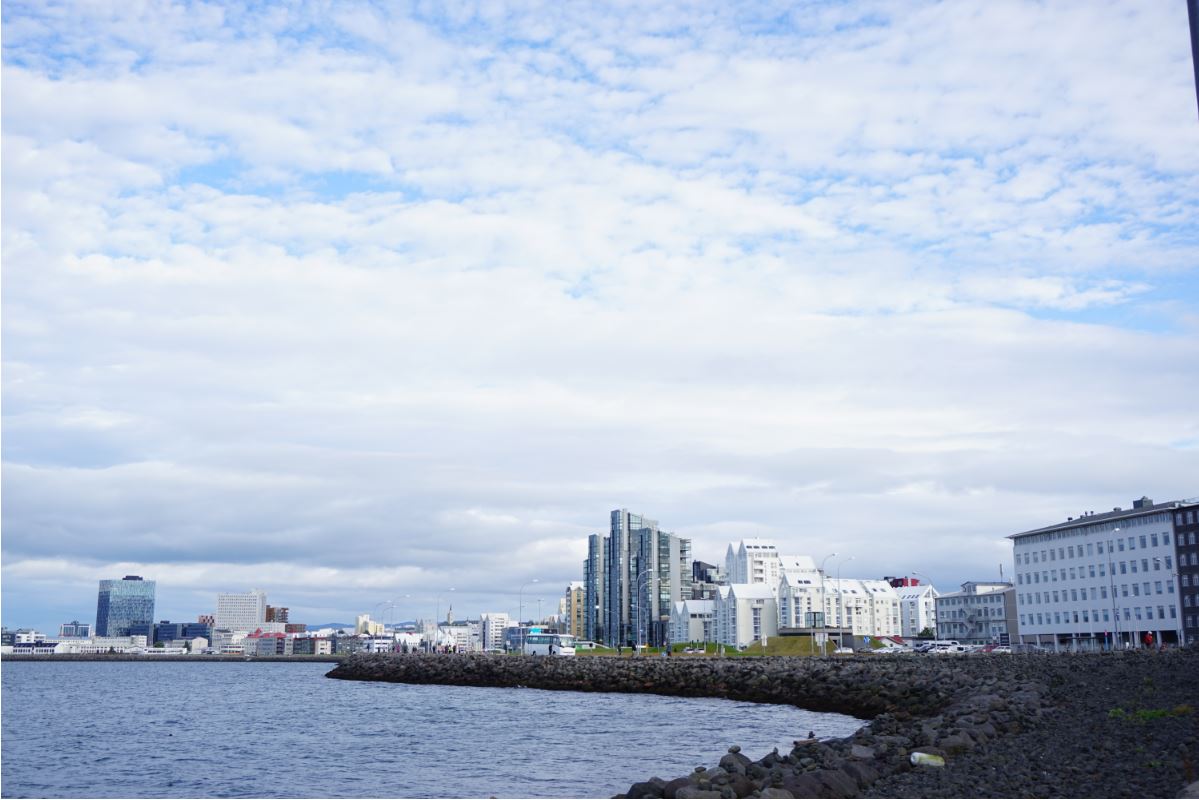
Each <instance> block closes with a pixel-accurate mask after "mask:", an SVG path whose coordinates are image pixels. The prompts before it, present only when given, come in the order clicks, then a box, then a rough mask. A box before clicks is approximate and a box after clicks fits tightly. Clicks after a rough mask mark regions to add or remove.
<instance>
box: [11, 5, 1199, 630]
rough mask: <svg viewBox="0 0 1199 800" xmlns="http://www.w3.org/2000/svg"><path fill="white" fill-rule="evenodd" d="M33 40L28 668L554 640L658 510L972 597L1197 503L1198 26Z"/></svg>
mask: <svg viewBox="0 0 1199 800" xmlns="http://www.w3.org/2000/svg"><path fill="white" fill-rule="evenodd" d="M0 13H2V14H3V24H4V51H3V52H4V55H3V58H4V73H3V82H4V86H3V90H4V100H5V103H4V109H3V161H4V163H3V166H4V169H3V176H2V181H3V184H2V190H3V196H4V214H3V218H2V221H0V224H2V231H0V233H2V247H3V250H2V256H3V263H4V269H3V281H4V286H3V289H4V291H3V294H2V300H0V302H2V303H3V309H2V310H3V314H2V315H0V316H2V324H3V365H2V367H3V369H2V374H3V437H2V444H3V473H2V475H3V478H2V481H3V505H2V512H3V518H2V520H0V522H2V528H3V532H2V538H0V547H2V559H0V560H2V588H3V598H2V599H3V613H4V617H5V619H4V624H6V625H9V626H10V627H15V626H33V627H37V626H46V627H47V628H49V629H50V630H55V629H57V626H58V625H59V624H60V623H62V622H65V621H68V620H72V619H80V620H84V619H87V616H86V615H89V614H90V613H91V609H94V608H95V602H96V598H95V591H96V582H97V581H98V580H100V579H117V578H120V577H121V576H122V575H141V576H144V577H145V578H146V579H147V580H154V581H156V582H157V586H158V595H157V605H156V611H155V615H156V616H157V617H159V618H161V619H172V620H174V619H176V618H177V617H178V618H185V616H189V615H190V616H194V614H196V613H201V612H211V611H213V610H214V602H215V600H214V598H215V596H216V594H217V593H218V592H245V591H247V590H248V589H250V588H251V587H256V588H260V589H262V590H264V591H266V592H267V593H268V596H270V597H271V598H273V599H274V600H276V601H277V602H280V603H283V604H285V605H287V606H289V607H290V608H291V609H292V614H293V617H294V618H297V619H302V620H304V621H311V622H313V623H320V622H328V621H350V620H352V619H353V615H354V614H355V613H361V612H363V611H370V610H371V609H372V608H373V607H375V606H376V604H379V603H381V602H384V601H389V600H392V599H393V598H396V597H403V595H405V594H408V595H411V596H412V598H411V599H412V608H411V609H410V610H406V609H404V608H403V606H401V607H400V608H397V609H396V613H397V615H399V616H403V617H405V618H411V617H414V616H422V617H429V616H432V615H433V614H434V613H435V610H436V609H437V608H438V606H439V605H440V608H441V609H442V611H443V612H444V609H445V605H444V603H445V601H446V598H447V597H449V596H450V595H451V592H450V589H451V587H452V588H453V589H454V592H452V596H453V600H452V602H453V603H454V605H455V607H456V608H458V607H459V606H460V607H461V608H462V610H463V612H469V613H482V612H487V611H504V612H509V613H514V612H516V610H517V606H518V604H519V602H520V599H522V598H523V600H524V602H525V603H526V605H527V604H528V602H529V598H530V596H532V597H534V599H536V598H537V597H540V598H541V599H542V600H543V602H545V601H547V600H550V599H551V598H552V599H554V600H556V598H557V597H558V595H559V594H560V593H561V591H562V590H563V589H564V588H565V586H566V585H567V584H568V582H570V581H576V580H579V579H580V578H581V577H582V563H583V561H584V559H585V558H586V557H587V537H588V536H589V535H592V534H604V533H605V532H606V531H607V528H608V526H607V521H606V515H607V513H608V512H609V511H610V510H611V509H614V508H627V509H630V510H635V511H636V512H637V513H644V514H646V515H649V516H651V517H652V518H653V519H656V520H659V521H660V522H661V525H662V526H663V529H664V530H668V531H671V532H673V533H676V534H677V535H678V536H681V537H685V538H686V539H688V540H690V542H691V547H692V555H693V557H694V558H696V559H700V560H704V561H709V562H712V563H720V559H721V554H722V553H723V551H724V548H725V547H726V546H727V544H728V542H730V541H737V540H739V539H741V538H744V537H764V538H769V539H773V540H774V541H775V542H777V543H778V546H779V548H780V551H781V552H785V553H794V554H810V555H811V556H812V557H814V558H816V559H820V558H822V557H824V556H825V555H826V554H827V553H830V552H833V551H837V552H840V553H844V554H853V555H855V557H856V560H855V562H854V571H855V573H856V575H858V576H862V577H871V578H881V577H882V576H885V575H903V574H910V573H912V572H919V573H921V574H924V575H926V576H928V577H929V579H930V580H931V581H932V582H933V583H934V584H936V585H937V586H938V587H942V586H944V587H953V586H957V585H959V584H960V583H961V582H962V581H966V580H989V579H995V578H998V577H999V576H998V571H999V565H1000V564H1003V565H1004V570H1005V575H1006V574H1008V573H1007V570H1008V569H1009V567H1010V565H1011V556H1012V553H1011V544H1010V542H1009V541H1008V540H1007V539H1006V538H1005V537H1007V536H1009V535H1010V534H1012V533H1015V532H1019V531H1024V530H1029V529H1031V528H1034V527H1037V526H1040V525H1045V524H1047V523H1049V522H1052V521H1055V520H1056V521H1064V520H1065V519H1066V518H1067V517H1069V516H1078V515H1079V514H1081V513H1083V512H1086V511H1096V512H1103V511H1104V510H1106V509H1110V508H1112V507H1114V506H1126V505H1127V504H1128V503H1129V502H1130V501H1131V500H1132V499H1134V498H1136V497H1139V496H1141V495H1142V494H1146V495H1149V496H1151V497H1153V498H1156V499H1158V500H1166V499H1179V498H1187V497H1191V496H1193V495H1194V493H1195V491H1196V489H1195V486H1194V476H1195V475H1197V474H1199V419H1197V415H1196V412H1195V398H1196V397H1199V374H1197V371H1196V370H1195V366H1194V365H1195V364H1197V363H1199V315H1197V313H1196V310H1195V309H1196V307H1197V301H1199V277H1197V274H1199V273H1197V271H1196V265H1199V185H1197V184H1196V182H1195V180H1194V175H1196V174H1199V146H1197V144H1196V137H1197V135H1199V124H1197V120H1196V114H1195V86H1194V72H1193V65H1192V63H1191V60H1190V58H1191V57H1190V51H1189V42H1188V40H1187V36H1186V31H1187V21H1186V8H1185V6H1184V5H1183V4H1150V5H1143V4H1134V3H1128V4H1115V5H1105V6H1103V7H1090V6H1084V7H1080V6H1079V5H1078V4H1070V3H1053V2H1050V3H1034V2H1013V3H1004V4H1001V5H1000V4H992V3H984V2H962V3H953V4H944V3H931V2H915V3H912V2H866V3H860V4H858V3H855V4H838V3H822V2H816V3H806V4H800V5H796V4H780V5H774V4H771V3H761V4H754V5H753V6H752V7H750V8H728V7H725V5H724V4H718V3H693V4H687V5H684V6H669V7H660V8H653V9H645V8H642V7H635V6H628V7H622V6H612V7H606V8H605V10H604V13H603V14H600V13H599V12H598V11H597V10H596V9H594V8H592V7H588V6H556V5H544V6H538V5H533V4H530V5H527V6H520V7H515V8H504V7H501V6H495V7H492V6H478V7H475V6H473V5H470V4H461V5H459V4H441V5H438V6H437V10H432V11H431V10H428V9H424V8H423V7H418V8H415V9H398V8H388V7H385V6H382V5H376V4H369V3H367V4H357V3H355V4H346V5H338V6H335V7H327V6H322V5H315V4H312V5H310V4H305V3H299V4H296V5H294V6H288V7H287V8H273V7H269V6H267V7H261V8H253V7H252V8H240V7H232V6H230V7H226V6H222V5H220V4H215V5H201V4H184V5H182V6H171V5H162V4H147V5H138V6H127V5H126V4H113V5H111V6H105V5H103V4H90V5H86V6H78V5H77V4H65V3H54V2H20V1H19V0H18V1H17V2H9V3H5V4H4V6H3V9H2V12H0ZM534 578H537V579H538V584H537V585H533V584H531V583H530V582H531V581H532V580H533V579H534ZM530 586H532V587H533V588H531V589H530ZM521 587H524V589H523V594H522V588H521ZM540 587H546V588H545V589H542V588H540ZM530 591H532V592H534V593H535V594H533V595H530V594H529V592H530ZM439 599H440V600H441V601H442V602H441V603H439V602H438V601H439ZM499 603H503V605H502V606H499V607H497V605H499ZM526 613H528V609H527V608H526Z"/></svg>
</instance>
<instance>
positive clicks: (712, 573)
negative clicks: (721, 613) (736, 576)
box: [690, 561, 724, 600]
mask: <svg viewBox="0 0 1199 800" xmlns="http://www.w3.org/2000/svg"><path fill="white" fill-rule="evenodd" d="M722 583H724V573H723V572H721V569H720V567H718V566H716V565H715V564H708V563H706V562H703V561H692V562H691V598H690V599H692V600H715V599H716V587H717V586H719V585H721V584H722Z"/></svg>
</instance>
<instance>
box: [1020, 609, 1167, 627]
mask: <svg viewBox="0 0 1199 800" xmlns="http://www.w3.org/2000/svg"><path fill="white" fill-rule="evenodd" d="M1153 610H1154V607H1153V606H1144V607H1143V612H1142V606H1135V607H1133V608H1125V609H1124V620H1125V621H1129V622H1130V621H1132V619H1133V618H1134V617H1135V618H1136V619H1138V620H1152V619H1154V618H1155V617H1154V616H1153ZM1101 613H1102V615H1103V618H1102V619H1100V614H1101ZM1167 615H1168V616H1169V618H1170V619H1178V611H1177V609H1175V608H1174V606H1157V617H1156V619H1160V620H1164V619H1166V617H1167ZM1026 616H1027V618H1028V621H1027V622H1025V617H1026ZM1111 621H1112V614H1111V612H1110V610H1109V609H1106V608H1105V609H1103V610H1102V612H1100V610H1099V609H1097V608H1095V609H1091V610H1089V611H1088V610H1087V609H1083V610H1082V611H1052V612H1050V611H1046V612H1043V613H1037V614H1027V615H1025V614H1021V615H1020V624H1021V625H1062V624H1065V625H1069V624H1071V622H1075V623H1090V622H1111Z"/></svg>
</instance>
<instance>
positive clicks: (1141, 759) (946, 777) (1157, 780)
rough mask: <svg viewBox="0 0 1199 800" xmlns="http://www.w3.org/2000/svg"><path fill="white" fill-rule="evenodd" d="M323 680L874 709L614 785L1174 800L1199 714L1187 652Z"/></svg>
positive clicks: (570, 666) (479, 661)
mask: <svg viewBox="0 0 1199 800" xmlns="http://www.w3.org/2000/svg"><path fill="white" fill-rule="evenodd" d="M329 677H332V678H340V679H346V680H371V681H394V682H401V683H420V684H453V685H468V686H501V687H502V686H511V687H515V686H527V687H530V688H538V689H551V690H553V689H556V690H571V691H587V692H623V693H629V692H643V693H654V694H663V695H674V696H682V697H721V698H728V699H733V700H743V701H751V702H761V703H785V704H791V705H796V706H799V707H802V708H806V709H809V710H813V711H836V712H841V713H847V714H853V715H855V716H860V717H866V718H872V719H871V720H870V722H869V723H864V724H863V727H862V729H861V730H859V731H858V732H857V733H856V734H855V735H853V736H852V737H848V738H845V739H837V740H818V739H798V740H796V742H795V746H794V747H793V748H792V749H791V750H790V751H789V752H786V753H780V752H778V751H777V750H776V751H775V752H772V753H769V754H767V755H766V756H765V757H763V758H761V759H758V760H756V761H754V760H751V759H750V758H749V757H748V756H746V755H744V754H743V753H741V752H740V749H739V748H738V747H736V745H735V744H734V745H733V746H732V747H730V749H729V752H728V753H727V754H726V755H724V756H723V757H722V758H720V760H719V762H718V763H717V764H715V765H713V766H701V767H697V768H696V770H695V771H694V772H693V773H692V774H690V775H687V776H681V777H678V778H675V779H673V780H664V779H662V778H658V777H655V778H651V779H649V780H646V781H640V782H638V783H634V784H633V785H632V786H631V787H630V788H629V790H628V791H627V792H626V793H625V794H624V795H618V796H620V797H652V798H690V797H723V798H732V797H779V798H783V797H857V796H863V795H868V796H879V797H886V796H895V797H906V796H927V797H938V796H946V797H971V796H998V797H1004V796H1008V797H1026V796H1078V797H1087V796H1090V797H1096V796H1171V797H1172V796H1176V795H1177V794H1178V792H1179V791H1180V790H1181V788H1182V786H1183V785H1184V784H1186V783H1188V782H1189V781H1193V780H1194V779H1195V778H1194V775H1193V773H1194V764H1195V763H1196V761H1197V760H1199V735H1197V731H1196V723H1197V716H1199V715H1197V714H1196V713H1195V710H1194V709H1193V708H1191V705H1190V704H1191V703H1196V702H1197V700H1199V652H1194V651H1172V652H1168V653H1128V654H1118V655H1069V656H1066V655H1063V656H1011V655H997V656H969V657H916V656H863V657H849V658H754V659H750V658H736V659H710V658H695V659H688V658H678V659H653V658H641V659H636V658H629V659H617V658H575V659H551V658H531V657H514V656H487V655H472V656H461V655H459V656H427V655H408V656H391V655H362V656H354V657H351V658H350V659H349V660H348V661H346V662H345V663H343V664H341V665H340V666H338V667H337V668H336V669H334V670H333V671H332V672H330V673H329ZM797 733H801V734H802V732H797ZM1138 748H1140V749H1138ZM914 754H916V757H915V758H913V755H914ZM919 754H924V756H921V755H919ZM925 756H936V757H939V758H940V759H943V760H944V763H945V766H943V767H933V766H914V765H913V761H920V760H922V759H923V760H925V761H930V760H931V761H936V760H937V759H928V758H926V757H925ZM1098 757H1102V758H1103V759H1104V760H1103V761H1102V763H1096V760H1095V759H1096V758H1098ZM1113 758H1117V759H1118V760H1117V761H1116V762H1115V763H1113V761H1112V759H1113ZM1113 773H1115V775H1113Z"/></svg>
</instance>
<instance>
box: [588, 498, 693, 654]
mask: <svg viewBox="0 0 1199 800" xmlns="http://www.w3.org/2000/svg"><path fill="white" fill-rule="evenodd" d="M602 551H603V558H604V563H603V571H602V575H603V584H602V592H603V603H602V618H603V626H604V630H603V641H604V642H606V643H607V644H610V645H616V644H620V645H631V644H635V643H642V644H655V645H656V644H661V643H663V642H665V641H666V640H668V639H669V636H670V614H671V610H672V608H673V607H674V603H676V602H678V601H679V600H683V599H686V598H689V597H690V596H691V540H690V539H684V538H682V537H679V536H676V535H675V534H673V533H669V532H666V531H662V530H659V528H658V523H657V522H656V521H655V520H651V519H648V518H647V517H644V516H642V515H640V514H633V513H630V512H629V511H628V510H627V509H617V510H614V511H613V512H612V513H611V515H610V527H609V533H608V538H607V540H606V541H605V542H604V544H603V547H602ZM585 594H586V592H585Z"/></svg>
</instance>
